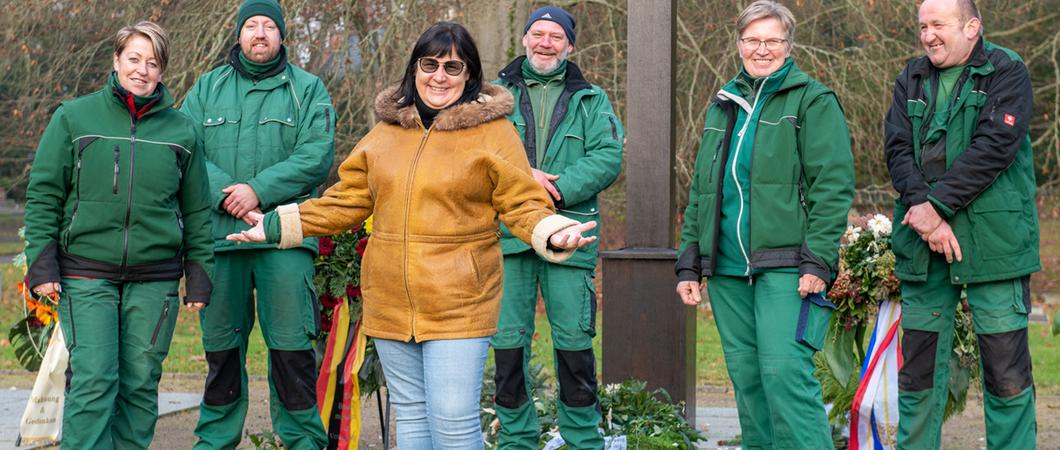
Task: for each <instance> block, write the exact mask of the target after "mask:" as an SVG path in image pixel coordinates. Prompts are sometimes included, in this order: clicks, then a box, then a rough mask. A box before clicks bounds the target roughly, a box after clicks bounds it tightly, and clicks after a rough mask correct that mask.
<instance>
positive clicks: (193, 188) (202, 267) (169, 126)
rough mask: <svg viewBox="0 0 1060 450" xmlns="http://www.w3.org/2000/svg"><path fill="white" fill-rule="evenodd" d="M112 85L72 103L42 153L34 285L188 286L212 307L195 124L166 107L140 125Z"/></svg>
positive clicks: (32, 252) (31, 194)
mask: <svg viewBox="0 0 1060 450" xmlns="http://www.w3.org/2000/svg"><path fill="white" fill-rule="evenodd" d="M112 85H115V86H116V85H117V81H116V79H115V78H113V76H112V79H111V83H110V85H108V86H106V87H104V88H103V89H101V90H99V91H96V92H94V93H91V94H88V95H85V96H83V97H79V98H76V99H73V100H69V101H66V102H63V103H62V105H61V106H60V107H59V108H58V109H57V110H56V111H55V113H54V114H53V115H52V118H51V122H49V124H48V127H47V128H46V129H45V131H44V135H43V136H42V137H41V139H40V142H39V144H38V147H37V154H36V156H35V157H34V160H33V168H32V170H31V172H30V180H29V187H28V189H27V191H26V257H27V262H28V263H29V273H28V277H29V284H30V285H31V286H36V285H38V284H40V283H44V282H58V281H59V278H60V276H85V277H92V278H103V279H110V280H118V281H155V280H175V279H179V278H180V277H181V275H182V273H183V272H185V271H186V272H187V275H188V295H189V297H191V298H193V299H195V300H196V301H208V300H209V293H210V282H209V275H208V274H209V272H210V270H211V267H212V264H213V248H212V246H211V244H210V235H209V233H210V231H209V227H210V216H209V211H208V210H209V204H208V202H207V200H206V199H207V197H208V195H207V181H206V173H205V170H206V169H205V166H204V159H203V153H202V146H201V143H200V141H199V137H198V134H197V132H196V129H195V126H194V124H193V123H192V122H191V121H190V120H188V118H187V117H186V116H184V115H183V114H181V113H180V112H179V111H177V110H175V109H173V107H172V106H173V98H172V97H170V95H169V92H168V91H167V90H166V88H165V87H164V86H162V85H161V84H160V85H159V88H158V89H160V90H161V93H160V98H159V100H158V101H157V102H156V103H154V105H153V106H151V107H150V109H149V110H147V111H146V112H144V113H142V115H140V116H139V117H137V116H136V115H134V114H132V113H130V110H129V108H128V106H126V104H125V103H124V102H123V99H121V98H119V96H118V94H116V93H115V91H114V88H113V87H112Z"/></svg>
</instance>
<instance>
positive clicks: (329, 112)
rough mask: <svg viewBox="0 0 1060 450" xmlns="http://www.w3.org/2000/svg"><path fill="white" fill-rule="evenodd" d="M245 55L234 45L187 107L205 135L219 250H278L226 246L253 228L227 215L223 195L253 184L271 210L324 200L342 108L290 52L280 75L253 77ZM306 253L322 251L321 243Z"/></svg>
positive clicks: (277, 70) (193, 92)
mask: <svg viewBox="0 0 1060 450" xmlns="http://www.w3.org/2000/svg"><path fill="white" fill-rule="evenodd" d="M239 52H240V50H239V46H238V45H237V46H235V47H233V48H232V49H231V51H230V52H229V57H228V63H227V64H225V65H223V66H221V67H218V68H216V69H214V70H212V71H210V72H207V73H206V74H204V75H203V76H201V77H200V78H199V79H198V81H196V83H195V85H194V86H193V87H192V88H191V91H189V92H188V95H187V96H186V97H185V98H184V103H183V104H182V105H181V108H180V109H181V111H183V112H184V113H185V114H187V115H188V117H191V119H192V120H193V121H194V122H195V123H196V124H197V125H198V126H199V127H200V129H201V130H202V133H203V135H204V146H205V149H206V158H207V162H206V169H207V172H208V173H209V178H210V203H211V205H212V208H211V209H212V211H213V239H214V248H215V249H216V250H217V251H229V250H250V249H257V248H276V245H275V244H265V243H262V244H240V245H239V246H238V247H237V246H236V244H235V243H234V242H232V241H227V240H225V236H227V235H229V234H230V233H234V232H239V231H242V230H245V229H247V228H249V225H247V224H246V223H245V222H243V220H242V219H237V218H235V217H233V216H231V215H229V214H228V213H227V212H225V211H224V209H223V207H222V204H223V202H224V199H225V194H224V193H223V192H222V189H224V188H225V187H228V186H231V185H233V184H238V183H246V184H248V185H250V187H251V188H253V189H254V193H255V194H257V196H258V200H259V201H260V203H261V204H260V208H261V210H262V211H263V212H268V211H271V210H273V209H275V208H276V207H277V206H279V205H283V204H286V203H301V202H303V201H305V200H307V199H309V198H312V197H316V196H317V195H318V193H317V187H318V186H319V185H320V184H321V183H323V182H324V180H325V178H327V175H328V171H329V170H330V169H331V164H332V161H333V160H334V157H335V110H334V107H333V106H332V104H331V97H330V96H329V95H328V91H327V88H325V87H324V83H323V82H322V81H321V80H320V79H319V78H317V77H316V76H315V75H313V74H311V73H309V72H306V71H305V70H302V69H300V68H298V67H295V66H293V65H290V64H288V63H287V61H286V50H283V51H281V54H280V58H281V63H280V64H278V65H277V66H276V68H275V69H273V70H272V71H271V72H269V73H266V74H262V75H257V76H252V75H251V74H250V73H249V72H248V71H247V70H246V69H245V68H244V67H243V64H242V62H241V61H240V60H239ZM303 247H304V248H306V249H308V250H310V251H313V252H316V251H317V244H316V239H306V240H305V241H303Z"/></svg>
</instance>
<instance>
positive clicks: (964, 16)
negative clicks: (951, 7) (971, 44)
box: [957, 0, 983, 23]
mask: <svg viewBox="0 0 1060 450" xmlns="http://www.w3.org/2000/svg"><path fill="white" fill-rule="evenodd" d="M957 7H958V8H960V9H961V21H962V22H966V23H967V22H968V21H969V20H972V19H979V20H983V18H982V16H980V15H979V8H978V7H977V6H975V0H958V1H957Z"/></svg>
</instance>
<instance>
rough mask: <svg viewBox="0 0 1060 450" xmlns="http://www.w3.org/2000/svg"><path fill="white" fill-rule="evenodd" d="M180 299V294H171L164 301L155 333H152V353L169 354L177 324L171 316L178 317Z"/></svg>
mask: <svg viewBox="0 0 1060 450" xmlns="http://www.w3.org/2000/svg"><path fill="white" fill-rule="evenodd" d="M179 298H180V293H179V292H171V293H168V294H166V297H165V299H164V300H162V302H163V303H162V311H160V312H159V314H158V320H157V321H156V322H155V328H154V331H152V332H151V351H152V352H154V353H158V354H162V355H166V354H168V353H169V344H170V342H171V341H172V340H173V328H174V327H175V326H176V323H177V322H176V321H175V320H172V319H170V316H171V315H173V316H174V317H176V314H177V312H178V310H179V308H177V301H178V300H179Z"/></svg>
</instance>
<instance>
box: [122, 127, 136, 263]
mask: <svg viewBox="0 0 1060 450" xmlns="http://www.w3.org/2000/svg"><path fill="white" fill-rule="evenodd" d="M135 167H136V118H135V117H133V116H132V115H130V116H129V194H128V196H127V197H126V203H125V227H124V228H123V230H122V231H123V236H122V244H121V274H122V275H124V274H125V270H126V268H127V267H128V264H129V224H130V222H131V221H132V204H133V203H132V201H133V178H134V176H133V175H136V170H135Z"/></svg>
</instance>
